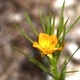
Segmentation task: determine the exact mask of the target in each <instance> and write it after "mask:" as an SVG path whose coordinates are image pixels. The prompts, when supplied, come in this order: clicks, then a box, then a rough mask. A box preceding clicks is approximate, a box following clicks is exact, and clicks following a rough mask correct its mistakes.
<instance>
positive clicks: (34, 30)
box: [26, 14, 38, 36]
mask: <svg viewBox="0 0 80 80" xmlns="http://www.w3.org/2000/svg"><path fill="white" fill-rule="evenodd" d="M26 19H27V20H28V22H29V24H30V27H31V28H32V30H33V32H34V33H35V34H36V35H37V36H38V32H37V31H36V29H35V27H34V25H33V24H32V22H31V20H30V18H29V16H28V14H26Z"/></svg>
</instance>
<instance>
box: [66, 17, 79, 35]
mask: <svg viewBox="0 0 80 80" xmlns="http://www.w3.org/2000/svg"><path fill="white" fill-rule="evenodd" d="M78 21H80V16H79V17H78V18H77V19H76V20H75V21H74V22H73V24H72V25H70V27H69V29H68V30H67V31H66V34H67V33H68V32H69V31H70V30H71V29H72V28H73V27H74V25H75V24H76V23H77V22H78Z"/></svg>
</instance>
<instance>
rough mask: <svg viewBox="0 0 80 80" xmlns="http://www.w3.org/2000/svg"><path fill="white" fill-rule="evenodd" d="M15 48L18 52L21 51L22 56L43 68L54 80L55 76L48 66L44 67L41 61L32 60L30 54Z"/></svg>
mask: <svg viewBox="0 0 80 80" xmlns="http://www.w3.org/2000/svg"><path fill="white" fill-rule="evenodd" d="M14 48H15V49H16V50H17V51H19V52H20V53H21V54H23V55H24V56H26V57H27V59H28V60H29V61H31V62H32V63H34V64H36V65H37V66H38V67H39V68H41V69H42V70H43V71H45V72H46V73H48V74H49V75H51V76H52V77H53V78H54V76H53V74H51V73H50V71H49V69H48V68H47V67H46V66H44V65H43V64H42V63H40V62H39V61H37V60H36V59H35V58H32V57H31V56H29V55H28V54H26V53H25V52H23V51H22V50H21V49H19V48H18V47H15V46H14Z"/></svg>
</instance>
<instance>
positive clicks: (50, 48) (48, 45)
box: [33, 33, 62, 55]
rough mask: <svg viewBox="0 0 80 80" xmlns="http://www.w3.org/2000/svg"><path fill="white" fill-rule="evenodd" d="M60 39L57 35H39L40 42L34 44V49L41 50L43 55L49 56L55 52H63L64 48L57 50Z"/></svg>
mask: <svg viewBox="0 0 80 80" xmlns="http://www.w3.org/2000/svg"><path fill="white" fill-rule="evenodd" d="M57 44H58V39H57V36H56V35H53V34H52V35H48V34H45V33H40V34H39V39H38V42H36V41H35V42H34V43H33V47H35V48H37V49H38V50H40V51H41V52H42V53H43V54H45V55H48V54H52V53H53V52H56V51H59V50H62V47H60V48H57V47H56V46H57Z"/></svg>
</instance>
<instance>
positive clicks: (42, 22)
mask: <svg viewBox="0 0 80 80" xmlns="http://www.w3.org/2000/svg"><path fill="white" fill-rule="evenodd" d="M39 16H40V20H41V24H42V27H43V30H44V32H46V29H45V25H44V21H43V18H42V14H41V11H40V10H39Z"/></svg>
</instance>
